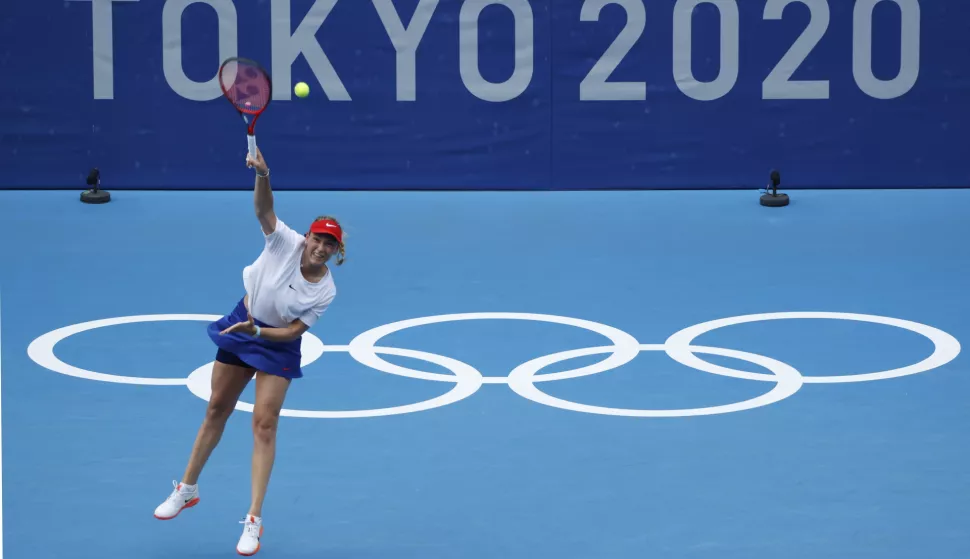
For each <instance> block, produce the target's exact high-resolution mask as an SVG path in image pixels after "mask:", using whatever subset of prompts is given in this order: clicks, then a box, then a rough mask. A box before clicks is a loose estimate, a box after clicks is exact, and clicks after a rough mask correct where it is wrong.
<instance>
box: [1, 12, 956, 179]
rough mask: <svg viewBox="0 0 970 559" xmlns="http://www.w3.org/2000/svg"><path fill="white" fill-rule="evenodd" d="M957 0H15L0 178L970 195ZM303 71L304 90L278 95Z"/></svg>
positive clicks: (6, 19)
mask: <svg viewBox="0 0 970 559" xmlns="http://www.w3.org/2000/svg"><path fill="white" fill-rule="evenodd" d="M968 22H970V2H967V1H966V0H245V1H243V0H237V1H235V2H233V1H232V0H167V1H162V0H73V1H57V2H53V1H48V0H10V1H8V2H6V3H5V5H4V14H3V27H2V29H3V35H2V38H0V40H2V41H3V45H4V46H3V49H2V51H0V52H2V57H0V66H2V68H3V75H4V79H3V80H0V91H2V94H0V111H2V118H0V126H2V138H0V153H2V154H3V179H0V186H2V187H4V188H25V187H31V188H51V187H72V188H76V187H83V183H84V178H85V176H86V175H87V172H88V170H89V169H90V168H91V167H95V166H97V167H99V168H100V169H101V170H102V173H103V178H104V185H105V187H107V188H111V189H120V188H251V186H252V185H251V176H252V174H251V171H248V170H247V169H245V167H244V165H243V161H244V157H245V151H246V137H245V129H244V125H243V123H242V120H241V119H240V118H239V116H238V115H237V114H236V113H235V111H234V110H233V109H232V107H231V106H230V105H229V103H228V102H227V101H226V100H225V99H223V98H222V97H221V93H220V89H219V85H218V82H217V80H216V71H217V69H218V67H219V64H220V61H221V60H222V59H224V58H226V57H229V56H233V55H239V56H246V57H250V58H254V59H256V60H259V61H260V62H261V63H263V64H264V65H265V66H266V67H267V68H268V69H269V70H270V71H271V73H272V76H273V79H274V82H275V83H274V85H275V91H274V99H273V102H272V103H271V104H270V106H269V108H268V110H267V112H266V113H265V114H264V115H263V116H262V117H261V119H260V121H259V124H258V127H257V139H258V141H259V144H260V147H261V148H262V149H263V151H264V153H265V155H266V158H267V160H268V162H269V164H270V166H271V167H272V169H273V173H274V179H275V186H276V187H277V188H281V189H283V188H561V189H570V188H734V187H750V188H754V187H758V186H763V185H764V183H765V182H766V180H767V176H768V172H769V170H770V169H772V168H778V169H780V170H781V171H782V175H783V178H784V180H785V186H786V187H789V188H792V187H814V188H818V187H852V188H856V187H915V186H970V165H968V164H967V161H968V158H967V153H968V151H970V141H968V135H970V134H968V133H970V95H968V94H970V76H968V65H970V57H968V53H970V32H968V27H967V25H968ZM299 81H305V82H307V83H309V84H310V87H311V93H310V95H309V97H307V98H305V99H300V98H297V97H296V96H294V95H293V92H292V88H293V85H294V84H295V83H297V82H299Z"/></svg>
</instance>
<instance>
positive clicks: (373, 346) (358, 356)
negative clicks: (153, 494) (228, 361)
mask: <svg viewBox="0 0 970 559" xmlns="http://www.w3.org/2000/svg"><path fill="white" fill-rule="evenodd" d="M219 318H221V316H220V315H204V314H160V315H141V316H127V317H118V318H108V319H103V320H95V321H91V322H85V323H82V324H75V325H72V326H67V327H64V328H59V329H57V330H54V331H52V332H48V333H47V334H44V335H42V336H40V337H38V338H37V339H35V340H34V341H33V342H31V344H30V346H29V347H28V348H27V353H28V355H29V356H30V358H31V359H33V360H34V361H35V362H36V363H38V364H40V365H41V366H43V367H46V368H48V369H50V370H52V371H55V372H58V373H61V374H65V375H71V376H75V377H81V378H86V379H91V380H99V381H103V382H115V383H126V384H145V385H186V386H187V387H188V389H189V390H190V391H191V392H192V394H195V395H196V396H198V397H199V398H202V399H203V400H206V401H208V399H209V397H210V395H211V391H210V378H211V374H212V365H213V363H212V362H210V363H207V364H205V365H202V366H201V367H199V368H197V369H196V370H194V371H192V373H191V374H189V376H188V378H143V377H127V376H119V375H111V374H105V373H98V372H94V371H87V370H84V369H80V368H78V367H74V366H72V365H68V364H67V363H64V362H63V361H61V360H60V359H58V358H57V357H55V356H54V346H55V345H56V344H57V343H58V342H59V341H61V340H63V339H65V338H67V337H69V336H72V335H74V334H77V333H79V332H84V331H86V330H93V329H96V328H103V327H106V326H113V325H118V324H131V323H136V322H159V321H178V320H191V321H206V322H212V321H215V320H218V319H219ZM781 319H835V320H851V321H862V322H871V323H876V324H884V325H889V326H895V327H898V328H903V329H905V330H909V331H912V332H915V333H917V334H921V335H923V336H925V337H926V338H928V339H929V340H930V341H931V342H933V346H934V350H933V353H932V354H931V355H929V356H928V357H926V358H925V359H923V360H922V361H920V362H918V363H915V364H912V365H908V366H905V367H901V368H898V369H892V370H887V371H880V372H875V373H867V374H857V375H835V376H811V377H803V376H802V374H801V373H800V372H799V371H798V370H796V369H795V368H793V367H792V366H790V365H787V364H785V363H782V362H780V361H777V360H775V359H771V358H769V357H765V356H763V355H756V354H753V353H748V352H745V351H738V350H733V349H724V348H717V347H707V346H700V345H693V344H692V342H693V341H694V340H695V339H696V338H697V337H698V336H700V335H701V334H704V333H707V332H710V331H712V330H716V329H719V328H723V327H725V326H731V325H734V324H742V323H747V322H757V321H764V320H781ZM462 320H525V321H539V322H551V323H556V324H565V325H569V326H575V327H578V328H583V329H586V330H590V331H592V332H595V333H598V334H601V335H603V336H605V337H606V338H608V339H609V340H610V341H611V342H612V345H604V346H598V347H587V348H582V349H574V350H569V351H561V352H559V353H553V354H550V355H546V356H543V357H538V358H535V359H532V360H530V361H527V362H525V363H522V364H521V365H519V366H517V367H515V368H514V369H513V370H512V371H511V372H510V373H509V375H508V376H506V377H492V376H484V375H482V373H480V372H479V371H478V370H477V369H475V368H474V367H472V366H471V365H468V364H467V363H463V362H461V361H458V360H455V359H451V358H449V357H445V356H443V355H438V354H434V353H428V352H424V351H417V350H411V349H402V348H396V347H385V346H379V345H377V342H379V341H380V340H381V339H382V338H384V337H385V336H387V335H389V334H392V333H394V332H398V331H401V330H405V329H408V328H414V327H417V326H423V325H427V324H435V323H441V322H454V321H462ZM301 347H302V352H303V359H302V365H303V366H304V367H305V366H307V365H309V364H310V363H313V362H314V361H316V360H317V359H319V358H320V356H322V355H323V354H324V353H326V352H341V351H345V352H348V353H349V354H350V356H351V357H353V358H354V359H355V360H356V361H358V362H360V363H362V364H364V365H367V366H368V367H371V368H373V369H376V370H378V371H382V372H385V373H389V374H393V375H400V376H403V377H408V378H413V379H421V380H429V381H436V382H444V383H451V384H454V387H452V388H451V390H449V391H448V392H446V393H445V394H442V395H441V396H438V397H435V398H431V399H429V400H425V401H423V402H417V403H414V404H408V405H402V406H395V407H388V408H380V409H371V410H350V411H323V410H296V409H283V410H282V412H281V415H283V416H289V417H313V418H356V417H378V416H389V415H397V414H403V413H411V412H418V411H424V410H429V409H432V408H437V407H441V406H446V405H448V404H453V403H455V402H458V401H460V400H463V399H465V398H467V397H469V396H471V395H472V394H474V393H475V392H477V391H478V389H479V388H481V386H482V385H483V384H507V385H508V386H509V388H511V389H512V390H513V391H515V392H516V393H517V394H519V395H520V396H522V397H524V398H527V399H529V400H532V401H534V402H537V403H540V404H544V405H547V406H552V407H556V408H561V409H566V410H571V411H579V412H586V413H594V414H603V415H616V416H628V417H687V416H699V415H713V414H723V413H730V412H737V411H743V410H750V409H753V408H757V407H761V406H765V405H768V404H773V403H775V402H778V401H781V400H783V399H785V398H787V397H789V396H791V395H792V394H794V393H795V392H797V391H798V390H799V389H801V388H802V385H803V384H806V383H815V384H828V383H843V382H866V381H873V380H881V379H888V378H896V377H901V376H905V375H913V374H916V373H921V372H925V371H929V370H931V369H935V368H937V367H941V366H943V365H945V364H947V363H949V362H950V361H952V360H953V359H954V358H956V356H957V355H958V354H959V353H960V343H959V342H958V341H957V340H956V338H954V337H953V336H951V335H950V334H948V333H946V332H944V331H942V330H939V329H937V328H933V327H931V326H926V325H924V324H920V323H918V322H911V321H908V320H901V319H897V318H887V317H883V316H876V315H867V314H855V313H839V312H777V313H762V314H751V315H744V316H736V317H730V318H722V319H718V320H712V321H709V322H704V323H702V324H697V325H694V326H690V327H687V328H684V329H683V330H680V331H679V332H676V333H674V334H673V335H671V336H670V337H669V338H667V340H666V341H665V342H664V343H662V344H641V343H640V342H639V341H637V340H636V339H635V338H634V337H633V336H631V335H630V334H627V333H626V332H623V331H621V330H618V329H616V328H613V327H611V326H607V325H604V324H600V323H597V322H590V321H588V320H581V319H577V318H568V317H562V316H555V315H547V314H533V313H511V312H479V313H460V314H446V315H437V316H426V317H420V318H412V319H409V320H402V321H399V322H394V323H391V324H385V325H383V326H378V327H376V328H373V329H371V330H368V331H366V332H364V333H362V334H360V335H358V336H357V337H355V338H354V339H353V340H351V341H350V343H349V344H347V345H332V346H325V345H324V344H323V342H322V341H320V339H319V338H317V337H316V336H314V335H313V334H311V333H309V332H308V333H306V334H304V336H303V341H302V346H301ZM641 351H664V352H666V353H667V355H668V356H670V358H672V359H673V360H674V361H677V362H678V363H681V364H683V365H686V366H688V367H691V368H694V369H697V370H701V371H705V372H708V373H712V374H715V375H723V376H727V377H732V378H738V379H745V380H755V381H764V382H772V383H774V387H772V388H771V390H769V391H768V392H766V393H764V394H762V395H761V396H758V397H755V398H752V399H750V400H745V401H743V402H736V403H732V404H726V405H720V406H710V407H702V408H689V409H676V410H641V409H619V408H609V407H602V406H592V405H587V404H581V403H577V402H572V401H568V400H563V399H560V398H555V397H553V396H550V395H548V394H546V393H545V392H542V391H541V390H540V389H539V388H538V387H537V386H536V383H541V382H550V381H555V380H564V379H571V378H578V377H583V376H587V375H593V374H596V373H601V372H604V371H608V370H611V369H615V368H617V367H620V366H621V365H624V364H626V363H629V362H630V361H632V360H633V359H634V358H635V357H636V356H637V355H638V354H639V353H640V352H641ZM698 353H700V354H710V355H721V356H725V357H731V358H735V359H740V360H743V361H748V362H750V363H754V364H756V365H760V366H762V367H764V368H765V369H767V370H769V371H771V373H770V374H766V373H751V372H746V371H740V370H737V369H731V368H727V367H722V366H718V365H714V364H712V363H710V362H708V361H704V360H703V359H701V358H699V357H697V355H695V354H698ZM379 354H385V355H397V356H401V357H409V358H412V359H418V360H422V361H426V362H429V363H434V364H436V365H439V366H441V367H444V368H446V369H448V370H450V371H451V372H452V374H442V373H428V372H423V371H418V370H414V369H409V368H407V367H401V366H398V365H394V364H392V363H389V362H387V361H385V360H384V359H382V358H381V357H379ZM599 354H610V355H609V356H608V357H607V358H605V359H603V360H602V361H599V362H597V363H594V364H592V365H588V366H585V367H581V368H577V369H571V370H567V371H562V372H558V373H545V374H541V373H540V371H541V370H542V369H544V368H546V367H548V366H550V365H553V364H555V363H559V362H562V361H565V360H567V359H573V358H576V357H582V356H589V355H599ZM236 409H239V410H243V411H248V412H252V410H253V405H252V404H250V403H246V402H242V401H240V402H239V403H238V404H237V405H236Z"/></svg>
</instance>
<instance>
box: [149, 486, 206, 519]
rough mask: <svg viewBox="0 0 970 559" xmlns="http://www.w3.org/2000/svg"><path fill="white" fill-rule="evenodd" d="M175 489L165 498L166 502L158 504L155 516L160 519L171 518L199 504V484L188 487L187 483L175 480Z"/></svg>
mask: <svg viewBox="0 0 970 559" xmlns="http://www.w3.org/2000/svg"><path fill="white" fill-rule="evenodd" d="M172 485H174V486H175V490H174V491H172V494H171V495H169V496H168V498H167V499H165V502H164V503H162V504H160V505H158V508H156V509H155V518H157V519H159V520H171V519H173V518H175V517H176V516H178V514H179V513H180V512H182V511H183V510H184V509H187V508H189V507H194V506H195V505H197V504H199V486H198V485H196V486H195V487H193V488H192V489H186V488H185V485H184V484H182V483H178V482H177V481H173V482H172Z"/></svg>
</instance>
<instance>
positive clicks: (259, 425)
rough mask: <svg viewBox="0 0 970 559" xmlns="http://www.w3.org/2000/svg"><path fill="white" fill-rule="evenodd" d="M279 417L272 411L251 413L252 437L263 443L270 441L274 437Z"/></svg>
mask: <svg viewBox="0 0 970 559" xmlns="http://www.w3.org/2000/svg"><path fill="white" fill-rule="evenodd" d="M277 424H279V419H278V418H277V417H276V415H275V414H272V413H258V412H257V413H255V414H253V437H254V438H255V439H256V440H257V441H259V442H263V443H268V442H272V441H273V440H274V439H275V438H276V426H277Z"/></svg>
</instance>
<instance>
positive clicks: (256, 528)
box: [236, 514, 263, 555]
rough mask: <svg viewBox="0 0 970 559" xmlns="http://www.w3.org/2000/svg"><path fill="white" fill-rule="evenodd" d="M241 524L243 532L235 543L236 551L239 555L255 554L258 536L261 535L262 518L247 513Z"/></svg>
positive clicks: (257, 546)
mask: <svg viewBox="0 0 970 559" xmlns="http://www.w3.org/2000/svg"><path fill="white" fill-rule="evenodd" d="M240 524H243V533H242V536H241V537H240V538H239V543H238V544H236V552H237V553H239V554H240V555H255V554H256V552H257V551H259V538H260V536H262V535H263V519H262V518H260V517H258V516H252V515H249V514H247V515H246V520H243V521H242V522H240Z"/></svg>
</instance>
